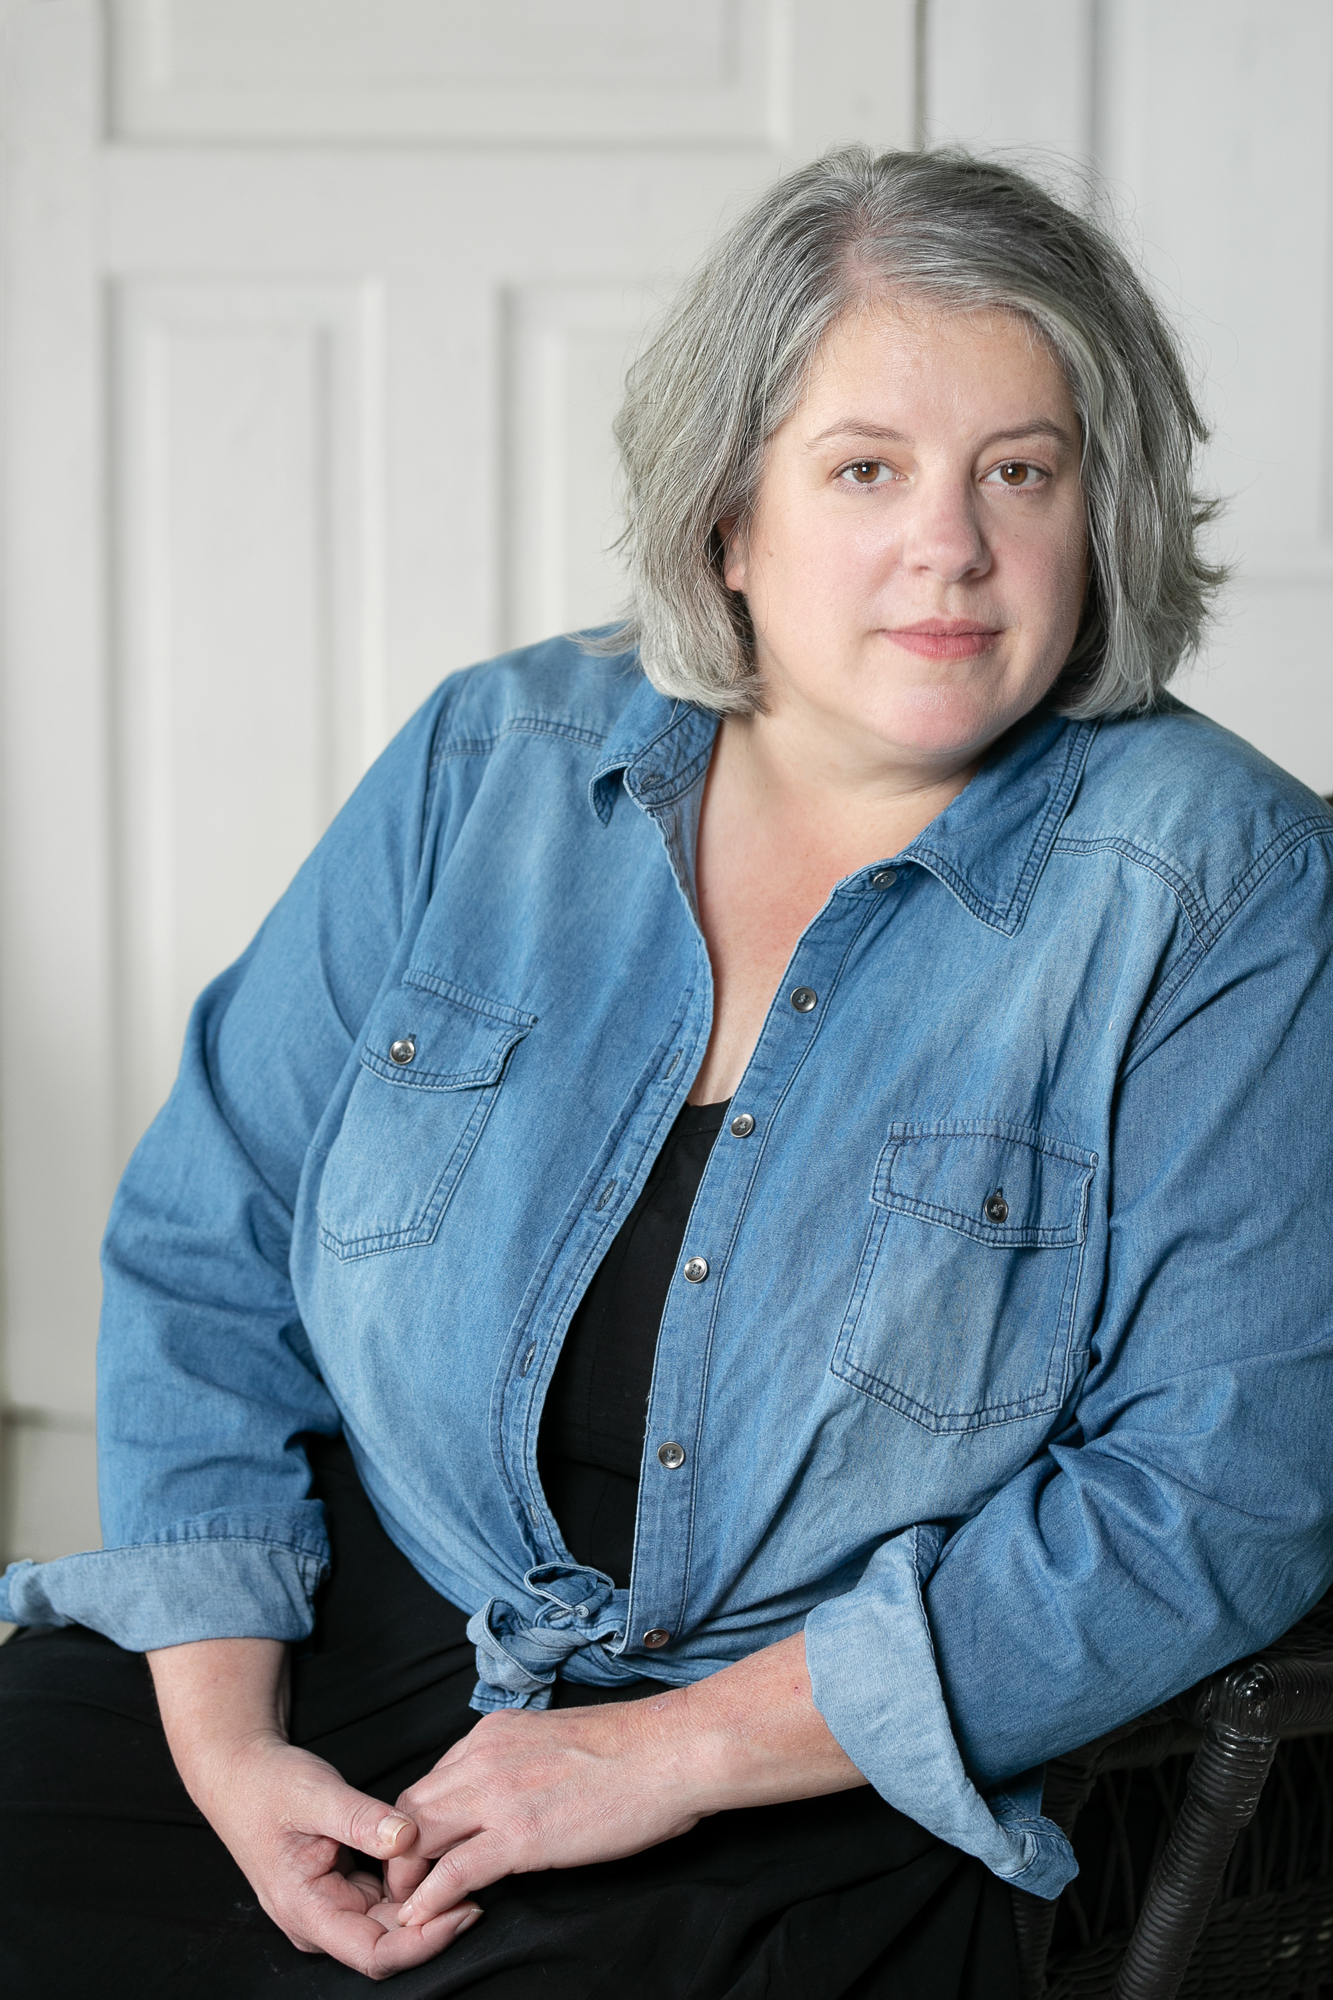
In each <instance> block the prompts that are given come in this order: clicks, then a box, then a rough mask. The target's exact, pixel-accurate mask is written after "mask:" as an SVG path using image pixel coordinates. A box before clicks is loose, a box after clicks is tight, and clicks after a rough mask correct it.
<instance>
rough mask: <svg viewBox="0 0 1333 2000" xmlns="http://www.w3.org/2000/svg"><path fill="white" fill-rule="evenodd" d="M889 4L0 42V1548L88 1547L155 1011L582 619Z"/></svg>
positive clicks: (833, 129)
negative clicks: (709, 330) (790, 172)
mask: <svg viewBox="0 0 1333 2000" xmlns="http://www.w3.org/2000/svg"><path fill="white" fill-rule="evenodd" d="M912 36H913V7H912V5H911V0H670V4H666V5H664V4H662V0H561V4H560V5H559V6H552V5H551V4H550V0H496V4H494V5H492V6H488V7H481V8H479V7H477V6H475V5H470V4H465V0H106V4H104V5H101V6H99V5H97V4H96V0H0V140H2V142H3V153H2V154H0V176H2V185H0V199H2V200H3V208H2V209H0V281H2V282H3V348H2V350H0V367H2V368H3V378H2V379H3V398H2V400H0V412H2V421H3V452H4V472H3V487H2V490H3V506H4V514H3V544H2V548H3V578H4V603H3V625H2V627H0V630H2V632H3V647H4V672H5V748H4V758H5V763H4V804H3V815H4V818H3V833H4V856H5V860H4V869H5V873H4V901H3V947H4V960H3V1036H2V1038H0V1050H2V1054H0V1063H2V1064H3V1071H2V1073H0V1093H2V1095H0V1104H2V1108H3V1126H2V1127H0V1132H2V1134H3V1147H2V1164H3V1222H4V1286H5V1383H4V1394H5V1406H6V1410H7V1421H6V1423H5V1427H4V1442H5V1461H6V1462H5V1467H4V1477H5V1491H6V1496H7V1506H6V1527H5V1539H6V1541H7V1543H8V1545H9V1553H11V1554H23V1555H33V1556H44V1555H52V1554H56V1553H60V1552H62V1551H64V1550H67V1549H71V1548H77V1547H87V1546H89V1545H91V1544H95V1543H96V1541H97V1516H96V1506H95V1499H94V1489H93V1451H92V1437H91V1415H92V1402H93V1343H94V1332H95V1326H96V1317H97V1306H98V1275H97V1257H96V1252H97V1243H98V1239H99V1236H100V1233H101V1228H102V1224H103V1221H104V1218H105V1211H106V1207H107V1203H108V1201H109V1199H110V1195H111V1191H112V1188H113V1186H114V1182H115V1178H116V1175H117V1173H118V1171H119V1169H120V1166H121V1165H122V1164H123V1161H124V1159H125V1157H126V1155H127V1153H128V1151H129V1149H130V1147H131V1146H132V1145H133V1143H134V1141H135V1139H136V1137H137V1135H138V1134H139V1132H140V1131H142V1129H143V1127H144V1125H145V1124H146V1123H147V1121H148V1119H149V1118H150V1117H151V1116H152V1114H153V1111H154V1110H155V1108H156V1107H157V1105H158V1104H159V1103H160V1102H161V1100H162V1098H163V1097H164V1095H165V1093H166V1091H167V1089H168V1087H169V1084H170V1081H171V1076H172V1073H173V1070H174V1067H175V1063H176V1057H177V1052H178V1049H179V1045H180V1038H181V1031H182V1027H183V1024H184V1018H185V1013H186V1010H187V1008H188V1006H189V1002H190V1000H191V998H192V996H193V994H194V993H195V992H196V991H197V989H198V988H199V987H200V986H201V985H202V984H203V982H204V981H205V980H206V979H208V978H209V977H210V976H211V975H212V974H213V973H214V972H216V971H217V970H219V969H220V968H221V967H222V966H223V965H224V964H225V963H226V962H227V961H228V959H230V958H231V957H232V956H234V955H235V953H236V952H237V951H239V950H240V949H241V948H242V946H243V945H244V943H245V942H246V940H247V938H248V937H249V935H250V934H251V932H252V931H253V929H254V927H255V925H256V924H257V922H258V921H259V919H260V917H261V916H262V915H263V913H264V911H265V909H266V908H267V907H268V905H269V904H270V903H271V902H272V900H273V899H274V897H275V896H276V895H277V894H278V893H279V892H280V891H281V889H282V887H283V886H284V884H285V882H286V881H287V880H288V878H289V877H290V876H291V874H292V872H293V871H294V869H295V868H296V866H297V865H298V863H299V862H300V860H301V859H302V857H303V855H304V854H305V853H306V851H307V850H308V849H309V847H310V846H311V845H312V844H313V842H314V841H315V840H316V839H317V838H318V836H319V834H320V832H321V831H322V829H323V827H324V826H325V825H326V823H327V821H328V819H329V817H330V815H331V814H332V812H333V811H334V810H335V809H336V807H337V805H338V804H339V802H340V801H341V800H342V799H343V798H344V797H345V796H346V794H347V792H348V790H349V789H350V788H351V786H352V784H353V783H354V782H355V780H356V778H357V777H358V775H359V774H360V772H361V771H362V770H364V768H365V766H366V764H367V763H368V762H369V761H370V759H371V758H372V757H373V756H374V755H375V753H376V752H377V751H378V749H379V748H380V747H381V746H382V744H383V743H384V742H385V740H386V738H387V736H388V734H389V733H390V732H391V731H392V730H393V729H394V728H395V727H397V725H398V724H399V723H400V722H402V721H403V720H404V718H405V717H406V716H407V715H408V714H409V713H410V711H411V710H412V709H413V708H414V707H415V705H416V704H417V703H418V702H419V701H420V700H421V699H422V698H423V697H424V696H425V695H426V694H427V693H428V692H429V690H430V689H431V688H432V687H433V686H434V685H435V684H436V682H437V681H438V680H439V679H440V678H441V677H442V676H443V675H444V674H446V673H448V672H450V671H451V670H453V669H454V668H457V667H460V666H463V665H465V664H466V663H467V662H468V661H470V660H475V659H481V658H484V657H486V656H487V655H488V654H491V653H494V652H496V651H498V650H499V649H500V648H501V647H502V646H504V645H506V644H509V643H516V642H520V641H523V640H527V639H532V638H537V637H540V636H543V635H545V634H547V633H549V632H551V631H555V630H559V629H562V628H567V627H569V626H571V625H581V624H587V623H591V622H594V621H597V620H599V619H601V618H603V617H605V616H606V615H608V613H610V612H611V611H612V610H613V609H614V606H615V604H616V600H617V595H618V582H617V576H616V570H615V565H614V561H613V559H612V557H611V556H610V554H609V544H610V542H611V540H612V539H613V537H614V534H615V532H616V523H615V518H614V500H613V491H612V484H613V482H612V470H613V468H612V456H611V447H610V439H609V423H610V419H611V416H612V414H613V412H614V409H615V406H616V402H617V399H618V394H619V388H620V383H621V380H622V378H623V375H624V370H625V365H626V361H627V358H628V356H629V354H630V352H631V351H632V349H633V346H634V343H635V341H636V339H637V337H638V335H639V332H640V330H641V329H642V327H643V325H644V323H645V319H646V317H647V316H648V315H649V314H650V313H651V312H652V311H653V309H654V307H655V306H656V305H657V304H658V303H659V302H660V301H661V299H662V298H663V297H665V296H666V295H667V294H668V293H669V291H670V289H671V287H672V284H673V282H674V280H675V278H676V277H677V275H678V274H679V273H680V271H681V270H682V269H683V268H684V267H685V266H686V265H687V264H688V263H689V262H690V261H691V260H692V259H693V258H694V257H695V255H696V254H697V252H698V251H699V249H700V248H701V247H702V245H703V244H704V243H705V241H706V240H707V239H708V237H709V236H710V234H711V233H712V232H713V231H714V230H715V228H716V227H717V225H718V222H719V220H720V219H721V218H723V217H725V216H726V215H728V214H730V213H732V212H734V210H735V208H736V206H737V205H738V203H739V202H741V201H742V200H743V199H744V198H745V197H746V196H747V195H748V194H749V193H750V192H751V191H753V190H754V189H755V188H757V187H758V186H760V185H761V184H762V183H763V182H765V181H766V180H768V179H770V178H771V177H772V176H773V174H774V173H776V172H777V171H778V170H779V169H780V168H781V167H782V166H783V165H785V164H791V163H793V162H795V161H797V160H799V159H802V158H807V157H809V156H810V155H812V154H813V153H815V152H818V151H819V150H821V149H822V148H823V147H824V146H826V145H828V144H830V143H833V142H835V141H838V140H842V139H847V138H861V139H867V140H870V141H872V142H875V143H877V144H881V145H884V144H897V145H901V144H907V143H910V138H911V129H912V118H913V98H912V92H913V86H914V68H913V40H912Z"/></svg>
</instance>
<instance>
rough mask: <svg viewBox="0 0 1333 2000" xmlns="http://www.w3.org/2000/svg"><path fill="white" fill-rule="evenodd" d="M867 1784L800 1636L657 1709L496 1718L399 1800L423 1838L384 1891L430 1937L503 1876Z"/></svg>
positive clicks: (503, 1713) (570, 1864) (584, 1859)
mask: <svg viewBox="0 0 1333 2000" xmlns="http://www.w3.org/2000/svg"><path fill="white" fill-rule="evenodd" d="M864 1783H865V1780H864V1779H863V1778H862V1776H861V1774H860V1772H859V1771H858V1770H857V1769H856V1766H855V1765H854V1764H853V1763H852V1762H851V1761H850V1759H849V1758H848V1757H847V1756H846V1755H845V1754H844V1752H843V1751H842V1750H841V1749H840V1748H839V1746H838V1744H837V1742H836V1740H835V1739H834V1737H833V1736H832V1734H831V1733H830V1731H829V1729H828V1726H827V1724H826V1723H825V1722H824V1720H823V1718H822V1716H821V1715H820V1714H819V1711H818V1710H817V1709H816V1707H815V1705H814V1702H813V1699H812V1698H811V1694H810V1680H809V1675H808V1674H807V1672H806V1668H805V1641H804V1638H803V1637H802V1636H800V1635H799V1634H798V1635H797V1636H796V1637H795V1638H792V1639H786V1640H783V1641H782V1642H781V1643H780V1644H779V1645H776V1646H770V1647H767V1648H766V1649H765V1650H764V1651H763V1652H761V1653H756V1654H753V1655H752V1656H751V1658H750V1659H748V1660H743V1661H741V1662H740V1663H739V1664H738V1665H736V1666H734V1667H727V1668H725V1669H724V1670H723V1671H722V1672H721V1673H718V1674H714V1675H712V1676H710V1678H709V1679H707V1680H705V1681H700V1682H697V1683H696V1684H695V1685H694V1686H692V1687H688V1688H678V1689H673V1690H671V1691H669V1692H664V1693H662V1694H660V1695H652V1696H649V1697H647V1698H645V1699H643V1700H639V1701H624V1702H611V1703H607V1704H605V1705H603V1706H600V1707H597V1708H567V1709H560V1710H546V1711H541V1710H538V1711H532V1710H526V1709H502V1710H500V1711H498V1712H497V1713H496V1714H494V1715H488V1716H484V1717H483V1718H482V1720H481V1721H480V1722H478V1724H477V1726H476V1728H475V1729H473V1730H472V1731H471V1732H470V1734H469V1735H467V1736H465V1737H464V1738H463V1739H462V1741H461V1742H459V1743H456V1744H455V1745H454V1746H453V1748H452V1749H451V1750H450V1751H449V1752H448V1753H447V1754H446V1755H445V1756H444V1757H442V1758H441V1760H440V1762H439V1763H438V1764H437V1765H436V1766H435V1768H434V1770H433V1771H431V1772H429V1773H428V1775H427V1776H426V1777H424V1778H422V1779H421V1780H420V1782H419V1783H418V1784H415V1785H413V1786H411V1787H410V1788H409V1789H408V1790H407V1791H405V1792H404V1793H403V1794H402V1795H401V1797H400V1798H399V1800H398V1809H399V1811H400V1812H402V1813H405V1814H407V1815H408V1816H409V1817H410V1818H411V1819H412V1820H414V1821H415V1822H416V1825H417V1826H418V1828H419V1829H420V1832H419V1836H418V1840H417V1843H416V1846H415V1847H414V1848H413V1850H412V1852H411V1853H410V1854H409V1855H405V1856H403V1857H402V1858H401V1859H397V1860H392V1861H390V1862H389V1863H388V1865H387V1868H386V1871H385V1886H386V1891H387V1895H388V1897H389V1899H390V1900H391V1901H393V1902H395V1903H401V1904H402V1908H401V1909H400V1910H399V1911H398V1920H399V1922H400V1923H401V1924H411V1925H429V1924H431V1923H432V1922H433V1921H434V1920H436V1919H438V1918H439V1917H440V1916H441V1915H442V1914H443V1913H444V1912H446V1911H448V1910H452V1909H453V1908H454V1907H455V1906H456V1905H457V1904H458V1903H460V1902H462V1901H463V1899H464V1898H465V1897H467V1896H470V1895H471V1894H472V1892H473V1891H474V1890H477V1889H483V1888H485V1887H486V1886H487V1884H488V1883H491V1882H496V1881H499V1880H500V1878H501V1877H502V1876H505V1875H518V1874H526V1873H529V1872H531V1871H533V1870H535V1869H541V1868H576V1867H580V1866H583V1865H584V1864H586V1863H588V1862H593V1861H613V1860H617V1859H619V1858H620V1857H621V1856H623V1855H627V1854H638V1853H640V1852H641V1851H642V1849H644V1848H645V1847H655V1846H656V1845H657V1844H658V1842H659V1841H663V1840H672V1839H674V1838H675V1837H676V1835H677V1834H681V1833H687V1832H688V1831H689V1829H690V1828H691V1827H692V1826H694V1825H695V1823H696V1822H697V1821H698V1820H700V1819H701V1818H703V1817H704V1816H705V1815H706V1814H709V1813H714V1812H719V1811H722V1810H724V1809H725V1808H728V1807H733V1806H743V1805H760V1804H773V1803H776V1802H778V1801H779V1800H783V1799H795V1798H813V1797H816V1796H818V1795H819V1794H821V1793H825V1792H836V1791H845V1790H849V1789H850V1788H851V1787H853V1786H856V1785H861V1784H864ZM432 1861H433V1862H434V1864H435V1865H434V1866H433V1867H431V1865H430V1864H431V1862H432ZM429 1938H430V1933H429V1931H427V1940H428V1941H429Z"/></svg>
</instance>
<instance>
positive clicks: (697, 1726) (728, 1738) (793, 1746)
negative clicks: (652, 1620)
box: [622, 1632, 866, 1812]
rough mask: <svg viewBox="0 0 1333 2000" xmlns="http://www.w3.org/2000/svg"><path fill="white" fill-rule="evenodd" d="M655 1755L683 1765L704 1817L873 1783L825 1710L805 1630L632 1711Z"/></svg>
mask: <svg viewBox="0 0 1333 2000" xmlns="http://www.w3.org/2000/svg"><path fill="white" fill-rule="evenodd" d="M622 1713H623V1714H624V1718H625V1721H626V1722H627V1724H629V1725H630V1726H631V1727H634V1726H635V1725H637V1726H638V1727H639V1729H640V1730H641V1731H642V1732H643V1736H644V1747H645V1751H646V1752H647V1753H648V1754H649V1755H650V1756H654V1757H661V1756H663V1755H664V1754H665V1755H666V1756H667V1757H668V1758H670V1759H671V1760H672V1761H673V1762H675V1763H676V1764H677V1767H678V1769H679V1770H680V1774H681V1776H682V1777H683V1778H684V1779H685V1781H686V1783H687V1785H688V1788H689V1789H690V1791H691V1792H692V1793H693V1795H694V1796H695V1798H696V1799H697V1800H698V1801H699V1805H698V1810H699V1811H701V1812H721V1811H725V1810H727V1809H729V1808H731V1807H736V1806H757V1805H776V1804H779V1803H781V1802H782V1801H784V1800H787V1799H807V1798H818V1797H821V1796H822V1795H823V1794H824V1793H826V1792H843V1791H850V1790H852V1789H853V1788H854V1787H856V1786H857V1785H864V1784H865V1783H866V1779H865V1778H864V1777H863V1776H862V1774H861V1772H860V1771H858V1770H857V1768H856V1766H855V1764H853V1763H852V1761H851V1759H850V1758H849V1757H848V1755H847V1754H846V1752H845V1751H844V1750H843V1749H842V1748H841V1746H840V1745H839V1743H838V1741H837V1739H836V1738H835V1737H834V1735H833V1733H832V1731H831V1730H830V1729H829V1726H828V1724H827V1723H826V1722H825V1720H824V1718H823V1716H822V1715H821V1714H820V1712H819V1710H818V1709H817V1708H816V1707H815V1703H814V1696H813V1694H812V1692H811V1688H810V1675H809V1671H808V1669H807V1667H806V1662H805V1637H804V1634H802V1633H799V1632H797V1633H795V1634H793V1636H792V1637H791V1638H790V1639H783V1640H781V1641H780V1642H779V1643H778V1644H777V1645H775V1646H766V1647H764V1649H763V1650H762V1651H761V1652H758V1653H752V1654H751V1655H750V1657H749V1658H748V1659H745V1660H740V1661H738V1662H737V1663H736V1665H735V1666H732V1667H724V1668H723V1669H722V1670H721V1672H719V1673H716V1674H710V1675H709V1676H708V1678H707V1679H706V1680H702V1681H696V1682H695V1683H694V1684H693V1686H691V1687H686V1688H678V1689H673V1691H672V1692H671V1693H670V1694H667V1695H659V1696H654V1697H653V1698H652V1699H650V1700H648V1701H643V1702H634V1703H630V1704H626V1706H625V1709H624V1710H623V1711H622Z"/></svg>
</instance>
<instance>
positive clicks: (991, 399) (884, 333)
mask: <svg viewBox="0 0 1333 2000" xmlns="http://www.w3.org/2000/svg"><path fill="white" fill-rule="evenodd" d="M849 398H850V402H849V400H848V399H849ZM844 403H847V405H848V407H847V410H846V412H845V414H846V415H848V416H849V417H851V416H854V415H857V414H860V415H861V416H870V415H874V416H875V417H876V418H877V419H883V418H884V417H885V416H886V415H887V414H888V413H889V412H890V411H892V412H896V413H897V415H898V416H899V417H905V416H908V415H912V416H913V417H914V420H915V422H918V423H919V422H920V421H922V420H923V418H925V417H926V416H927V415H928V414H929V413H930V412H931V411H932V410H935V411H938V413H939V415H940V416H941V417H944V416H946V415H948V416H953V417H956V418H962V419H964V420H965V419H966V418H967V417H968V415H969V414H974V415H975V416H976V417H977V419H978V420H982V419H984V420H985V421H993V420H994V419H995V418H997V417H1004V418H1006V419H1008V418H1010V417H1012V418H1013V419H1014V420H1016V421H1017V420H1020V419H1021V418H1022V416H1023V415H1025V414H1026V415H1030V416H1033V417H1043V418H1045V419H1048V420H1051V419H1054V420H1055V421H1057V422H1060V423H1062V424H1070V425H1073V427H1074V428H1075V429H1076V428H1077V426H1076V422H1075V418H1074V408H1073V399H1072V397H1071V396H1070V392H1069V385H1068V382H1067V381H1066V379H1065V373H1064V370H1063V368H1062V367H1061V365H1060V362H1059V360H1058V359H1057V357H1056V355H1055V352H1054V350H1053V349H1052V348H1051V346H1050V344H1049V342H1048V341H1047V340H1046V339H1045V338H1044V337H1043V335H1042V334H1041V333H1040V331H1039V330H1038V329H1037V328H1036V327H1035V326H1034V325H1033V323H1032V322H1031V321H1030V320H1028V319H1026V318H1024V317H1023V316H1022V315H1021V314H1019V313H1015V312H1007V311H1005V310H1004V309H1002V308H999V307H987V308H984V309H980V310H970V311H960V310H958V309H956V308H951V307H948V306H943V305H940V304H938V303H937V302H935V301H933V300H929V299H921V298H913V297H908V298H902V297H890V296H884V295H880V296H877V297H874V298H871V299H868V300H866V301H864V302H858V303H857V304H856V305H854V306H852V307H850V308H849V309H848V311H846V312H845V313H844V314H843V315H842V317H841V318H840V319H838V320H837V321H835V322H834V324H833V326H832V327H830V329H829V331H828V333H827V334H826V335H825V337H824V340H823V342H822V343H821V345H820V347H819V350H818V352H817V353H816V355H815V357H814V360H813V362H812V364H811V368H810V372H809V375H808V377H807V380H806V384H805V390H804V394H803V396H802V399H801V403H800V405H799V406H798V409H797V411H796V413H795V415H796V419H797V421H798V423H799V424H800V427H801V428H802V429H804V430H806V431H807V432H808V431H809V430H810V429H811V428H819V426H820V425H822V424H824V423H825V422H826V421H827V420H828V419H829V417H830V415H831V414H834V413H837V412H838V406H840V405H841V404H844ZM853 404H854V405H855V409H853V407H852V405H853Z"/></svg>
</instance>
